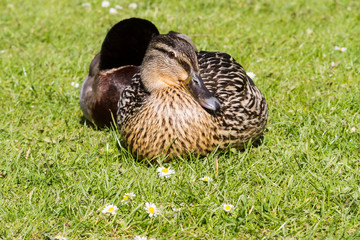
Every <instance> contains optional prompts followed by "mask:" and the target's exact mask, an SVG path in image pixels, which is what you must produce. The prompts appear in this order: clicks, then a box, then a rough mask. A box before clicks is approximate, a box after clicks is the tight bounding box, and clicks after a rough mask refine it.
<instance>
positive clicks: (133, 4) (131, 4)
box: [129, 3, 137, 9]
mask: <svg viewBox="0 0 360 240" xmlns="http://www.w3.org/2000/svg"><path fill="white" fill-rule="evenodd" d="M129 8H130V9H136V8H137V4H136V3H130V4H129Z"/></svg>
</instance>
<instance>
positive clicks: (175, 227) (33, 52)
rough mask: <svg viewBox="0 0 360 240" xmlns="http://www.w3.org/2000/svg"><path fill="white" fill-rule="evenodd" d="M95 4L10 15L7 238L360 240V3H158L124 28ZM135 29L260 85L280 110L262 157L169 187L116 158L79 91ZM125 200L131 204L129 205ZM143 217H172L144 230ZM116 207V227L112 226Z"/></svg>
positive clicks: (6, 13)
mask: <svg viewBox="0 0 360 240" xmlns="http://www.w3.org/2000/svg"><path fill="white" fill-rule="evenodd" d="M84 2H86V1H84ZM88 2H91V3H92V7H91V8H86V7H82V6H81V5H82V3H83V2H82V1H78V0H77V1H70V0H67V1H54V0H52V1H39V0H33V1H20V0H13V1H10V0H3V1H2V2H1V3H0V6H1V7H0V25H1V34H0V50H3V51H1V53H0V67H1V71H0V120H1V121H0V206H1V207H0V222H1V224H0V239H46V238H48V237H53V236H55V235H57V234H59V233H61V234H64V235H65V236H66V237H68V239H132V238H133V237H134V236H135V235H146V236H149V237H153V238H156V239H315V238H316V239H357V238H360V206H359V205H360V204H359V203H360V199H359V198H360V167H359V164H360V113H359V112H360V86H359V85H360V72H359V71H360V70H359V69H360V45H359V40H360V39H359V36H360V3H359V1H355V0H354V1H340V0H338V1H325V0H320V1H306V0H299V1H280V0H277V1H268V0H262V1H241V2H240V1H228V0H217V1H206V0H198V1H192V0H183V1H159V0H158V1H146V2H145V1H143V2H138V8H137V9H136V10H131V9H128V8H127V5H128V4H129V3H131V1H122V0H118V1H116V4H119V5H121V6H123V7H124V9H123V10H121V11H119V12H118V14H117V15H110V14H109V9H108V8H107V9H105V8H102V7H101V1H95V0H91V1H88ZM111 4H112V6H114V5H115V1H111ZM133 16H136V17H141V18H146V19H149V20H151V21H153V22H154V23H155V24H156V25H157V26H158V27H159V29H160V31H161V32H163V33H165V32H167V31H170V30H175V31H179V32H183V33H185V34H187V35H189V36H190V37H191V38H192V39H193V41H194V42H195V44H196V45H197V47H198V49H199V50H221V51H225V52H228V53H230V54H231V55H232V56H233V57H235V59H237V60H238V61H239V62H240V63H241V64H242V65H243V66H244V67H245V69H246V70H247V71H250V72H254V73H256V77H255V79H254V81H255V83H256V84H257V86H258V87H259V89H260V90H261V91H262V93H263V94H264V96H265V97H266V99H267V102H268V105H269V122H268V126H267V129H266V132H265V138H264V142H263V144H262V145H260V146H259V147H256V148H255V147H248V148H247V149H246V150H245V151H243V152H236V151H228V152H223V153H213V154H211V155H209V156H208V157H205V158H195V157H192V158H191V159H190V160H183V159H178V160H176V161H173V162H171V163H169V164H164V166H167V167H169V166H171V168H172V169H174V170H175V172H176V173H175V175H173V176H172V177H170V178H168V179H163V178H159V177H158V176H157V173H156V168H157V167H158V166H159V165H151V164H144V163H141V162H138V161H135V160H134V159H133V158H132V157H131V156H130V155H129V154H128V153H127V152H126V151H125V150H123V149H120V148H119V147H118V144H117V138H120V136H119V134H118V133H117V132H116V131H114V130H111V129H106V130H103V131H99V130H96V129H94V128H92V127H90V126H89V125H88V124H86V122H85V123H84V121H82V113H81V110H80V108H79V104H78V95H79V89H78V88H74V87H73V86H71V83H72V82H76V83H81V82H82V80H83V78H84V77H85V76H86V75H87V70H88V66H89V64H90V61H91V59H92V57H93V56H94V55H95V54H96V53H97V52H98V51H99V49H100V46H101V43H102V40H103V38H104V37H105V34H106V32H107V31H108V30H109V29H110V27H111V26H112V25H113V24H115V23H116V22H118V21H119V20H121V19H124V18H128V17H133ZM335 46H339V47H346V48H347V51H345V52H340V51H335V50H334V47H335ZM332 62H335V63H337V65H336V66H335V67H334V68H332V69H330V66H331V63H332ZM352 129H353V130H354V129H355V131H353V130H352ZM216 163H218V167H217V164H216ZM160 165H162V164H160ZM205 175H208V176H210V177H212V178H213V179H214V180H213V181H212V182H209V183H204V182H201V181H199V180H198V179H199V178H200V177H203V176H205ZM128 192H134V193H135V194H136V197H135V198H134V199H133V200H132V202H131V204H129V205H127V206H123V205H121V200H122V197H123V195H124V194H125V193H128ZM145 202H153V203H155V204H156V205H157V206H158V207H159V208H160V209H161V215H158V216H156V217H155V218H149V217H148V215H147V213H146V212H145V210H144V209H143V206H144V204H145ZM223 203H229V204H232V205H234V206H235V208H234V209H233V211H231V212H229V213H225V212H224V211H223V210H222V209H220V206H221V205H222V204H223ZM106 204H116V205H117V206H118V207H119V210H118V214H117V215H106V214H102V213H101V210H102V208H103V207H104V206H105V205H106ZM180 206H181V211H180V212H179V213H175V212H174V211H173V210H172V208H173V207H175V208H179V207H180Z"/></svg>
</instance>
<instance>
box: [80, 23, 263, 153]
mask: <svg viewBox="0 0 360 240" xmlns="http://www.w3.org/2000/svg"><path fill="white" fill-rule="evenodd" d="M110 31H111V30H110ZM100 54H101V53H100ZM100 61H101V60H100ZM100 65H101V64H100ZM123 69H124V67H123V66H117V67H115V69H110V70H100V71H99V72H100V74H99V75H98V76H99V78H101V76H107V75H109V76H114V74H117V72H121V71H123ZM90 72H91V70H90ZM134 72H135V74H133V73H131V74H129V76H130V75H132V74H133V76H131V78H130V77H129V76H127V77H126V80H124V79H123V77H122V76H115V77H112V79H118V81H120V82H121V84H123V85H124V86H122V87H120V88H119V89H120V90H119V93H120V94H119V102H118V111H117V114H116V115H117V123H118V125H119V129H120V131H121V134H122V136H123V139H124V141H125V142H126V143H127V145H128V147H129V149H130V150H131V151H132V153H133V154H134V155H138V156H139V157H141V158H149V159H151V158H154V157H156V156H159V155H161V154H167V155H168V156H170V158H173V157H176V156H182V155H186V154H188V153H189V152H193V153H195V154H199V155H205V154H207V153H209V152H211V151H213V150H214V149H216V148H217V147H219V148H220V149H223V148H227V147H228V145H229V143H231V146H232V147H235V148H238V149H242V148H243V147H244V146H245V145H246V144H247V143H248V142H249V141H250V140H251V139H252V140H253V141H255V140H256V139H258V138H259V137H260V136H261V135H262V133H263V131H264V128H265V125H266V122H267V116H268V111H267V105H266V101H265V98H264V96H263V95H262V94H261V93H260V91H259V90H258V88H257V87H256V86H255V84H254V83H253V81H252V80H251V79H250V78H249V77H248V76H247V75H246V72H245V71H244V69H243V68H242V67H241V65H240V64H238V63H237V62H236V61H235V60H234V59H233V58H232V57H231V56H230V55H228V54H226V53H221V52H204V51H201V52H198V51H197V50H196V48H195V45H194V43H193V42H192V41H191V40H190V38H189V37H188V36H186V35H184V34H181V33H175V32H170V33H168V34H163V35H159V34H157V33H156V31H154V34H153V35H152V37H151V40H150V41H149V43H148V46H147V50H146V52H145V53H144V56H143V59H142V63H141V65H140V66H139V67H137V69H136V70H134ZM105 78H106V77H105ZM129 79H130V80H129ZM85 80H86V79H85ZM84 84H85V83H84ZM84 84H83V85H84ZM93 90H94V89H93ZM95 91H96V90H95ZM84 102H85V105H86V103H87V101H84ZM103 106H105V108H106V105H105V104H103ZM82 109H83V107H82ZM83 111H84V110H83ZM84 115H85V116H86V113H85V112H84ZM90 120H91V119H90Z"/></svg>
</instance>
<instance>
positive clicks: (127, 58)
mask: <svg viewBox="0 0 360 240" xmlns="http://www.w3.org/2000/svg"><path fill="white" fill-rule="evenodd" d="M156 35H159V31H158V29H157V28H156V27H155V25H154V24H152V23H151V22H149V21H147V20H144V19H139V18H130V19H125V20H123V21H120V22H119V23H117V24H116V25H114V26H113V27H112V28H111V29H110V31H109V32H108V34H107V35H106V38H105V40H104V42H103V44H102V46H101V51H100V53H98V54H97V55H96V56H95V57H94V59H93V60H92V62H91V64H90V68H89V75H88V76H86V77H85V79H84V81H83V83H82V85H81V89H80V107H81V110H82V112H83V114H84V116H85V118H86V119H87V120H89V121H90V122H93V123H95V124H96V125H97V126H98V127H100V128H102V127H104V126H108V127H110V126H111V123H113V119H116V112H117V108H118V107H117V104H118V101H119V98H120V94H121V93H122V91H123V89H124V88H125V87H126V86H128V85H129V84H130V82H131V78H132V76H133V75H134V74H135V73H136V72H138V71H139V66H140V65H141V62H142V60H143V58H144V55H145V51H146V49H147V47H148V45H149V42H150V40H151V38H152V37H153V36H156Z"/></svg>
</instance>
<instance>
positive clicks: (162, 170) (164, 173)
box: [156, 167, 175, 178]
mask: <svg viewBox="0 0 360 240" xmlns="http://www.w3.org/2000/svg"><path fill="white" fill-rule="evenodd" d="M156 171H157V172H158V173H159V177H166V178H168V177H170V176H171V175H172V174H175V171H174V170H171V169H170V167H169V168H166V167H158V168H157V169H156Z"/></svg>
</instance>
